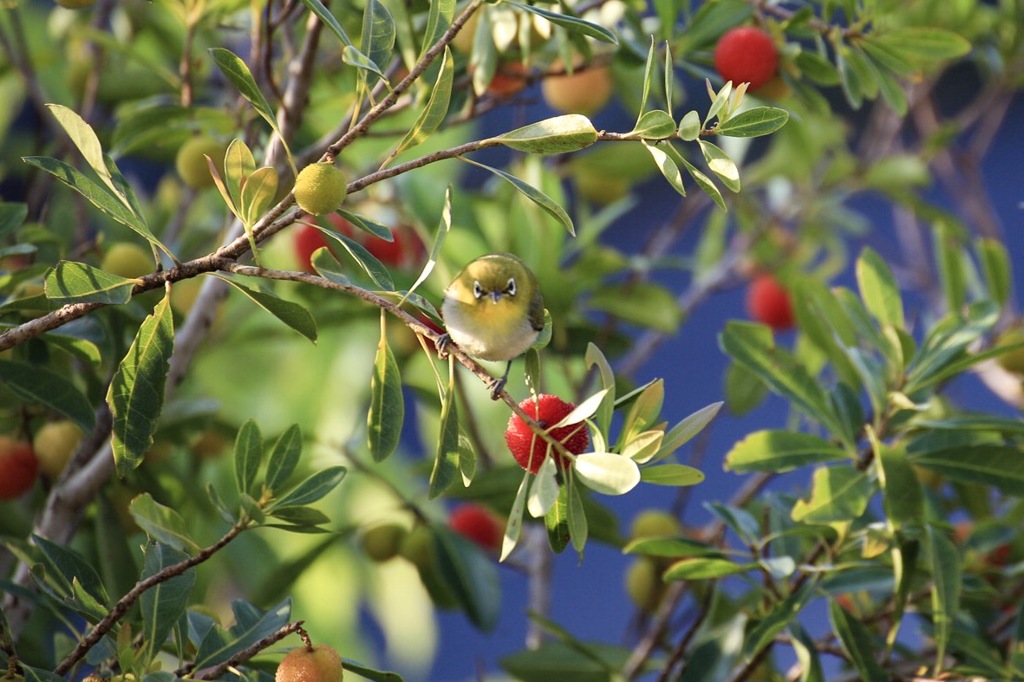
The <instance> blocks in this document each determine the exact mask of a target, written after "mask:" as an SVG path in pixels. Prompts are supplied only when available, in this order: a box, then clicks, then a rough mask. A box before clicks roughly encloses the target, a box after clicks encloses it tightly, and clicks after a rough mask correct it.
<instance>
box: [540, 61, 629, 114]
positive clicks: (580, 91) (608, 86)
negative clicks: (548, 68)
mask: <svg viewBox="0 0 1024 682" xmlns="http://www.w3.org/2000/svg"><path fill="white" fill-rule="evenodd" d="M541 94H543V95H544V101H545V102H547V103H548V106H549V107H551V108H552V109H555V110H557V111H561V112H562V113H565V114H585V115H586V114H593V113H594V112H596V111H597V110H598V109H600V108H602V107H603V106H604V105H605V104H607V103H608V100H609V99H610V98H611V96H612V75H611V72H610V71H609V70H608V67H607V66H595V67H590V68H587V69H583V70H579V71H574V72H573V73H571V74H566V75H564V76H548V77H547V78H545V79H544V82H543V84H542V85H541Z"/></svg>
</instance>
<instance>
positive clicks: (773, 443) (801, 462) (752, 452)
mask: <svg viewBox="0 0 1024 682" xmlns="http://www.w3.org/2000/svg"><path fill="white" fill-rule="evenodd" d="M848 457H849V454H848V453H847V452H846V450H844V449H843V448H841V447H839V446H838V445H835V444H833V443H830V442H828V441H826V440H824V439H823V438H819V437H818V436H815V435H812V434H809V433H800V432H797V431H775V430H768V431H757V432H755V433H752V434H750V435H748V436H747V437H746V438H744V439H743V440H741V441H739V442H738V443H736V444H735V445H734V446H733V447H732V449H731V450H729V452H728V453H726V455H725V464H724V466H725V469H726V470H732V471H736V472H739V473H746V472H750V471H769V472H783V471H790V470H792V469H796V468H798V467H802V466H807V465H808V464H818V463H821V462H831V461H835V460H840V459H847V458H848Z"/></svg>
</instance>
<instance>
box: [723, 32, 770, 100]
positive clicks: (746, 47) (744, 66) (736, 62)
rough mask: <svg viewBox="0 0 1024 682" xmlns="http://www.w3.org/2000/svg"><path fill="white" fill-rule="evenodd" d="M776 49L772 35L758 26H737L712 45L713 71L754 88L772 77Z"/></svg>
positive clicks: (734, 81) (734, 83)
mask: <svg viewBox="0 0 1024 682" xmlns="http://www.w3.org/2000/svg"><path fill="white" fill-rule="evenodd" d="M778 67H779V52H778V50H776V49H775V42H774V41H773V40H772V37H771V36H770V35H768V34H767V33H765V32H764V31H762V30H761V29H759V28H755V27H753V26H740V27H738V28H734V29H731V30H729V31H726V32H725V35H723V36H722V38H721V39H720V40H719V41H718V45H717V46H715V70H716V71H718V75H719V76H721V77H722V80H725V81H732V82H733V85H739V84H740V83H750V86H749V89H750V90H756V89H757V88H759V87H761V86H762V85H764V84H765V83H767V82H768V81H770V80H771V79H772V77H773V76H774V75H775V72H776V71H777V70H778Z"/></svg>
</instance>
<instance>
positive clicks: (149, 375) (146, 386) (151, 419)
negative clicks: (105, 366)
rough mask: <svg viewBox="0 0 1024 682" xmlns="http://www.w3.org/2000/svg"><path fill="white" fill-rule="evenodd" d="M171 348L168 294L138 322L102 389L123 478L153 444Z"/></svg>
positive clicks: (119, 469)
mask: <svg viewBox="0 0 1024 682" xmlns="http://www.w3.org/2000/svg"><path fill="white" fill-rule="evenodd" d="M173 349H174V316H173V314H172V311H171V299H170V295H169V294H168V295H166V296H164V297H163V298H162V299H161V300H160V302H159V303H157V304H156V307H155V308H154V309H153V312H152V313H151V314H150V315H149V316H148V317H146V319H145V320H144V321H143V322H142V326H140V327H139V331H138V334H136V336H135V340H134V341H133V342H132V345H131V347H130V348H129V349H128V353H127V354H126V355H125V356H124V358H123V359H122V360H121V363H120V364H119V365H118V368H117V371H116V372H115V373H114V378H113V379H112V380H111V382H110V388H109V389H108V390H107V405H108V406H109V407H110V412H111V414H113V416H114V426H113V430H112V432H111V438H110V444H111V447H112V449H113V451H114V464H115V465H116V466H117V473H118V475H119V476H121V477H122V478H123V477H124V476H126V475H128V473H129V472H131V471H132V470H133V469H134V468H135V467H137V466H138V465H139V464H140V463H141V462H142V458H143V456H144V455H145V454H146V451H147V450H149V448H150V446H151V445H152V444H153V434H154V433H155V432H156V426H157V420H158V419H159V417H160V412H161V411H162V410H163V406H164V385H165V384H166V382H167V372H168V369H169V367H168V362H169V361H170V358H171V351H172V350H173Z"/></svg>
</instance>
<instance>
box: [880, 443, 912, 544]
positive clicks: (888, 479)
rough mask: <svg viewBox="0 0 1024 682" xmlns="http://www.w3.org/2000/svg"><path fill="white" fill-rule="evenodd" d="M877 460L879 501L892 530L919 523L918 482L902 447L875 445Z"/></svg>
mask: <svg viewBox="0 0 1024 682" xmlns="http://www.w3.org/2000/svg"><path fill="white" fill-rule="evenodd" d="M875 452H876V455H877V461H878V463H879V464H880V465H881V469H882V476H880V477H879V481H880V482H881V484H882V500H883V502H884V504H885V511H886V514H887V516H888V517H889V519H891V520H892V522H893V524H894V525H895V526H896V528H900V527H901V526H903V525H906V524H913V525H916V524H919V523H920V522H921V519H922V518H923V516H924V494H923V492H922V490H921V482H920V480H919V479H918V477H917V474H916V473H915V472H914V469H913V467H911V466H910V464H909V463H908V462H907V454H906V451H905V450H904V448H903V447H901V446H897V445H889V444H887V443H882V442H878V443H876V444H875Z"/></svg>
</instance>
